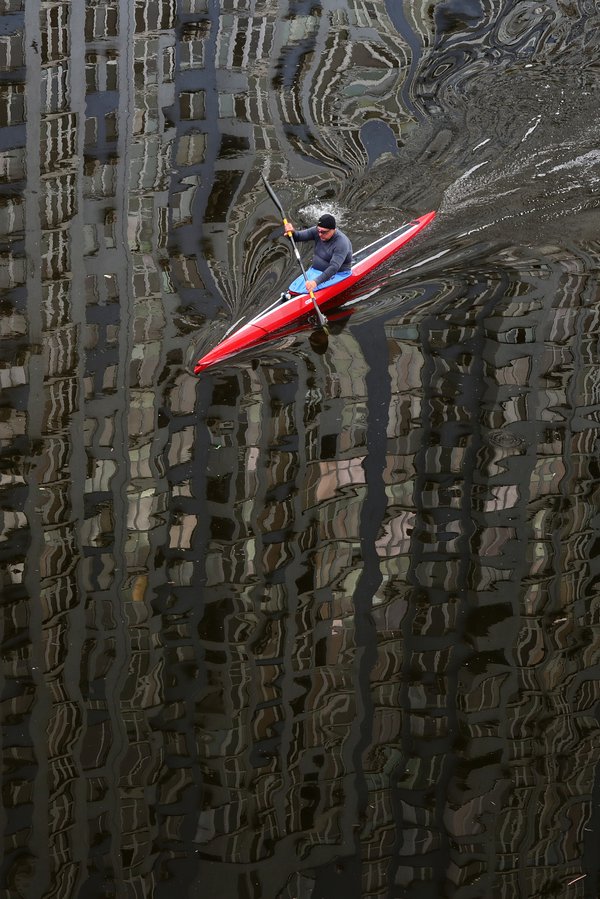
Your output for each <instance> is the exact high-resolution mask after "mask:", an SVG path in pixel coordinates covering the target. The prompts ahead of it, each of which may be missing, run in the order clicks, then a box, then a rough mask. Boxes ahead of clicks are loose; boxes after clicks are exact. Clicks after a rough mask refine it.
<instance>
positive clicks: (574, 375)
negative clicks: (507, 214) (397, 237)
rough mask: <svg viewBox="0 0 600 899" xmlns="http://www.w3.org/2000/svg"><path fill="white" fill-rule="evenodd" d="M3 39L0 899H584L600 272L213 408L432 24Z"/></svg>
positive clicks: (264, 14) (190, 18) (351, 10)
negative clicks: (324, 203)
mask: <svg viewBox="0 0 600 899" xmlns="http://www.w3.org/2000/svg"><path fill="white" fill-rule="evenodd" d="M0 9H2V12H3V13H5V14H6V17H7V25H6V27H5V29H4V30H3V33H2V35H0V59H1V61H2V74H3V83H4V87H5V88H6V90H5V92H4V95H3V101H2V105H1V108H0V124H1V125H2V129H3V130H2V143H1V145H0V167H1V171H2V175H3V181H2V185H1V187H0V190H1V197H2V199H1V204H0V209H1V217H0V220H1V230H2V249H1V253H2V263H3V264H2V266H1V270H0V277H1V278H2V288H3V299H2V307H1V310H0V336H1V338H2V340H1V346H2V367H1V369H0V383H1V385H2V388H3V390H2V394H3V404H2V418H1V424H0V439H1V444H0V450H1V462H2V470H1V472H0V478H1V480H0V486H1V489H2V519H1V528H0V559H1V571H2V575H1V576H2V593H3V646H2V663H3V664H2V710H3V714H2V721H3V725H2V730H3V742H2V746H3V750H2V751H3V761H4V772H5V774H4V777H5V780H4V791H3V800H4V802H3V805H4V811H3V818H2V829H3V841H4V848H5V852H4V862H3V865H2V868H1V872H2V873H1V877H2V882H1V884H0V890H2V891H5V892H6V895H7V896H11V897H12V896H40V897H41V896H45V897H46V896H48V897H49V896H56V897H61V899H66V897H71V896H72V897H76V896H77V897H79V896H82V897H83V896H86V897H87V896H89V897H92V896H135V897H140V899H142V897H144V899H146V897H149V896H157V897H158V896H163V895H167V893H169V894H170V893H171V892H172V890H173V889H174V888H177V887H181V889H182V890H183V891H184V892H186V894H187V895H194V896H196V895H198V896H199V895H200V894H201V893H202V894H204V892H205V891H206V890H209V892H210V895H213V896H217V895H220V896H223V897H225V896H228V897H229V896H234V895H235V896H240V897H245V896H260V897H268V896H273V897H275V896H282V897H286V899H291V897H292V896H300V895H308V894H309V892H310V891H311V890H313V887H314V889H315V891H319V890H320V892H321V893H322V894H323V895H327V896H331V895H333V892H332V890H333V888H334V887H333V886H332V884H335V889H336V890H337V889H340V888H342V889H346V891H347V892H348V893H349V895H357V896H358V895H360V896H384V895H391V894H392V893H393V891H394V890H395V891H396V893H394V894H397V895H406V896H417V895H421V894H422V889H423V888H424V889H438V890H439V891H440V892H442V891H444V893H445V894H449V895H450V894H452V895H455V896H464V897H467V896H475V895H477V896H484V895H485V896H488V895H489V896H492V895H493V896H506V897H509V896H511V897H512V896H515V895H523V896H525V895H537V894H540V895H541V894H542V892H543V890H545V889H547V888H548V884H551V883H555V882H558V883H560V884H563V885H564V884H566V883H568V882H570V881H574V880H575V879H576V878H578V877H579V876H581V875H582V874H586V876H588V877H589V879H588V882H587V884H586V889H589V883H590V881H591V880H592V878H593V876H594V875H593V872H591V871H589V870H588V869H587V868H585V866H584V867H582V857H583V852H584V847H585V845H586V841H587V840H588V833H589V832H590V828H591V827H592V826H593V821H594V819H593V815H592V790H593V776H594V768H595V760H596V755H597V745H598V736H597V722H596V719H595V717H594V708H595V706H596V703H597V687H596V684H597V670H596V667H595V666H596V655H595V653H596V645H597V640H596V634H597V622H596V617H597V612H596V606H597V595H596V594H597V590H596V578H597V572H596V568H597V565H596V562H595V552H594V548H595V545H596V540H597V523H596V519H595V508H596V502H595V493H596V484H597V480H598V472H597V458H598V454H597V450H598V446H597V436H596V434H597V427H596V419H597V414H598V389H597V383H596V381H597V377H596V370H597V339H596V338H595V336H594V335H595V333H596V331H597V326H598V321H597V317H598V316H597V310H596V308H595V306H594V302H595V296H596V295H595V289H596V288H595V281H594V279H592V278H590V275H589V273H590V272H593V271H595V270H596V269H597V266H598V250H597V246H596V245H589V246H585V247H582V248H581V249H580V251H579V255H577V253H576V252H575V251H573V252H572V253H570V254H568V253H567V252H566V251H564V250H560V249H559V248H552V247H545V248H544V254H543V257H544V258H543V262H542V261H541V260H540V259H539V258H538V256H537V255H536V254H535V253H534V252H533V251H532V254H531V257H530V258H529V257H528V258H525V257H524V256H523V255H519V252H518V251H517V250H515V251H514V252H513V251H508V250H507V251H505V252H504V253H503V254H499V255H498V256H497V257H495V258H492V259H490V260H488V262H487V265H486V266H485V267H483V268H481V269H480V268H475V267H473V269H472V270H469V271H466V270H465V271H462V272H461V271H457V272H449V273H448V275H447V277H446V278H445V279H444V281H434V280H432V281H423V283H421V284H417V285H414V286H413V290H414V295H415V297H417V298H421V300H422V302H421V303H420V305H418V306H417V307H416V308H413V309H412V310H411V312H410V313H408V312H407V313H406V314H405V315H396V316H395V317H394V318H389V319H388V320H387V322H386V325H385V328H384V327H380V328H379V329H377V328H373V329H372V330H371V331H369V333H368V339H366V340H365V341H360V340H359V339H358V337H357V334H358V333H360V329H358V331H350V330H349V329H345V330H342V331H341V332H340V333H339V334H336V335H335V336H333V337H332V338H331V339H330V345H329V349H328V352H327V354H325V355H323V356H316V355H314V354H311V353H309V352H307V351H304V350H303V351H300V352H298V351H296V352H294V353H292V352H286V351H285V349H279V350H278V352H277V354H270V355H269V356H268V357H267V356H266V355H265V358H264V359H263V360H261V361H259V362H258V363H256V364H248V363H247V362H245V363H240V364H239V365H232V366H229V367H227V368H226V369H224V370H223V371H221V372H218V373H216V374H215V375H214V376H211V377H207V378H204V379H202V380H197V379H195V378H193V377H192V376H191V375H190V373H189V364H188V363H189V359H190V357H189V352H190V344H192V343H193V342H194V341H196V340H203V339H206V340H208V341H209V342H210V341H212V340H214V336H215V334H216V333H217V331H216V330H214V331H213V328H219V327H220V326H221V325H222V326H223V330H224V328H225V327H227V326H228V324H229V323H230V321H231V320H232V317H233V316H235V315H238V314H239V313H241V312H243V311H245V309H246V308H251V307H252V308H253V306H254V305H255V304H256V303H257V301H258V297H259V296H260V295H261V292H264V290H265V289H266V288H268V289H273V288H274V286H275V284H280V283H281V280H282V279H283V278H284V276H285V273H286V271H287V269H286V266H287V265H288V262H287V257H286V255H285V253H284V250H283V249H282V248H281V247H279V246H278V245H277V244H276V243H274V242H273V239H272V238H273V230H274V229H273V210H272V209H271V208H269V206H268V204H267V202H266V200H265V198H264V196H263V192H262V190H261V188H260V186H259V183H260V174H261V171H263V170H266V171H267V173H268V175H269V177H270V178H272V179H273V181H274V183H276V184H278V183H279V182H280V181H283V182H285V181H286V178H287V172H288V170H289V171H291V172H294V173H296V175H297V178H298V179H301V178H304V179H306V180H307V181H308V182H309V183H310V185H311V188H312V190H313V191H314V194H315V196H325V195H326V193H327V190H329V189H331V185H332V183H333V184H338V185H340V187H341V186H343V185H344V184H345V182H352V178H353V176H354V175H355V174H356V173H358V172H361V171H363V170H364V169H365V167H366V165H367V163H368V161H369V159H370V155H371V153H372V152H373V147H374V146H375V144H374V141H375V137H374V135H375V134H379V135H381V134H384V135H385V139H384V146H385V147H386V148H388V149H389V148H390V147H392V148H393V147H394V146H397V145H399V144H400V143H401V142H402V139H403V136H404V134H405V132H406V130H407V129H409V128H410V127H411V125H412V120H411V116H410V113H409V112H407V109H408V105H407V100H406V96H407V95H406V91H407V89H408V86H407V84H406V83H405V77H406V71H407V68H408V66H409V65H410V64H411V60H413V59H414V56H415V51H414V48H413V50H412V51H411V50H410V47H409V37H410V38H411V39H412V41H413V43H414V42H415V40H417V38H416V36H418V42H419V43H420V45H421V46H422V47H423V48H426V47H427V46H428V44H429V41H430V38H429V30H430V27H431V23H430V22H429V20H428V18H427V9H426V5H425V4H423V5H421V4H415V5H414V7H411V12H410V16H409V15H408V11H405V12H406V15H407V19H406V23H407V28H409V30H410V34H407V35H406V36H404V37H403V36H401V35H400V34H399V32H398V31H397V27H398V22H397V21H396V19H394V21H392V20H391V19H390V18H388V16H387V13H386V12H385V5H384V4H381V5H380V6H377V7H376V6H375V5H374V4H370V3H364V2H358V0H348V2H347V3H345V4H342V5H341V6H340V5H336V6H335V8H331V9H330V8H329V7H327V8H325V7H323V9H319V10H316V9H311V11H310V12H306V11H304V7H302V8H300V7H299V8H298V9H297V10H290V15H289V16H287V15H284V14H283V13H282V11H281V10H280V8H279V4H275V3H273V2H265V3H263V4H260V5H258V4H250V3H243V2H240V3H235V2H232V3H229V4H222V5H221V8H217V6H216V5H215V4H213V3H211V2H208V0H182V2H181V3H179V4H176V3H175V0H170V2H167V0H164V2H158V0H157V2H150V0H144V2H136V3H125V2H116V0H115V2H106V0H105V2H102V3H95V2H90V0H88V2H86V3H81V4H71V3H67V2H64V3H63V2H54V0H53V2H49V0H48V2H46V0H37V2H31V3H29V2H28V3H27V4H25V3H24V0H4V4H3V5H1V6H0ZM395 15H396V16H397V15H398V12H397V11H396V13H395ZM369 123H376V127H375V125H374V126H373V128H371V125H370V124H369ZM374 129H375V130H374ZM377 129H379V130H377ZM309 154H310V157H311V161H310V162H309V161H308V156H309ZM342 160H343V162H342ZM315 161H316V162H317V163H319V165H317V166H315ZM344 189H347V190H349V191H350V188H347V187H344ZM357 190H358V188H357ZM265 272H267V273H268V274H265ZM269 278H272V281H269V280H268V279H269ZM240 298H243V299H240ZM362 333H363V334H364V333H366V332H365V329H363V331H362ZM374 334H375V336H373V335H374ZM474 884H475V886H473V885H474ZM580 888H581V889H582V888H583V887H582V886H581V885H580V884H579V882H578V884H577V885H574V887H573V895H583V893H582V892H579V893H576V890H580ZM315 895H317V892H315Z"/></svg>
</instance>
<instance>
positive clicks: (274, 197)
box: [261, 175, 327, 331]
mask: <svg viewBox="0 0 600 899" xmlns="http://www.w3.org/2000/svg"><path fill="white" fill-rule="evenodd" d="M261 178H262V179H263V181H264V185H265V187H266V189H267V193H268V194H269V196H270V197H271V199H272V200H273V202H274V203H275V205H276V206H277V208H278V209H279V212H280V213H281V218H282V219H283V224H284V226H285V225H287V224H288V220H287V218H286V215H285V212H284V210H283V206H282V205H281V203H280V202H279V200H278V198H277V195H276V193H275V191H274V190H273V188H272V187H271V185H270V184H269V182H268V181H267V179H266V178H265V176H264V175H261ZM288 236H289V238H290V240H291V241H292V246H293V248H294V254H295V256H296V259H297V260H298V262H299V263H300V268H301V269H302V274H303V275H304V280H305V281H306V280H307V279H306V271H305V268H304V265H303V263H302V259H301V258H300V253H299V252H298V247H297V246H296V243H295V241H294V240H293V238H292V235H291V234H290V235H288ZM309 294H310V298H311V300H312V301H313V306H314V307H315V312H316V313H317V318H318V319H319V324H320V326H321V327H322V328H323V329H324V330H325V331H327V328H326V325H327V319H326V318H325V316H324V315H323V313H322V312H321V310H320V309H319V307H318V305H317V300H316V298H315V294H314V291H313V290H312V289H311V290H309Z"/></svg>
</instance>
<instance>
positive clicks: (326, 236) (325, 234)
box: [317, 225, 335, 240]
mask: <svg viewBox="0 0 600 899" xmlns="http://www.w3.org/2000/svg"><path fill="white" fill-rule="evenodd" d="M317 232H318V234H319V237H320V238H321V240H331V238H332V237H333V235H334V233H335V228H321V227H319V226H318V225H317Z"/></svg>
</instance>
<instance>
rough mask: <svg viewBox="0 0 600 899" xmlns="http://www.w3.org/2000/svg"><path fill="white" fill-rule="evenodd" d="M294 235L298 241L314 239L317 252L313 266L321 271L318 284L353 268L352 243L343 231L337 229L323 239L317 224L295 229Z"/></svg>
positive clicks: (317, 279)
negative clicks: (331, 235)
mask: <svg viewBox="0 0 600 899" xmlns="http://www.w3.org/2000/svg"><path fill="white" fill-rule="evenodd" d="M292 236H293V239H294V240H295V241H298V243H303V242H304V241H307V240H314V242H315V252H314V256H313V261H312V267H313V268H316V269H318V270H319V271H320V272H321V274H320V275H318V276H317V278H316V279H315V280H316V282H317V284H323V282H324V281H328V280H329V278H333V276H334V275H336V274H337V273H338V272H349V271H350V269H351V268H352V244H351V243H350V241H349V239H348V238H347V237H346V235H345V234H344V232H343V231H340V230H339V229H336V231H335V234H334V235H333V237H330V238H329V240H321V238H320V237H319V232H318V231H317V226H316V225H315V226H313V227H312V228H303V229H302V230H301V231H294V233H293V235H292Z"/></svg>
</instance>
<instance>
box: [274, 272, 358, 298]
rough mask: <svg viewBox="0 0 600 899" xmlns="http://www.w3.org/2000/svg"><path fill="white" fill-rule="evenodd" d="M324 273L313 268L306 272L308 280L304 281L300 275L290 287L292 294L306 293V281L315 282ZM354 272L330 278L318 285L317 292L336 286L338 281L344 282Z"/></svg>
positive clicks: (340, 273)
mask: <svg viewBox="0 0 600 899" xmlns="http://www.w3.org/2000/svg"><path fill="white" fill-rule="evenodd" d="M322 274H323V272H320V271H319V269H318V268H313V267H312V266H311V267H310V268H308V269H307V270H306V280H305V279H304V275H299V276H298V277H297V278H296V279H295V280H294V281H292V283H291V284H290V286H289V287H288V290H289V291H290V293H306V281H314V280H315V278H317V277H318V276H319V275H322ZM351 274H352V272H337V274H335V275H333V277H331V278H328V280H327V281H323V283H322V284H317V286H316V287H315V291H317V290H322V289H323V288H324V287H331V285H332V284H336V283H337V282H338V281H343V280H344V278H347V277H348V275H351Z"/></svg>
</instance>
